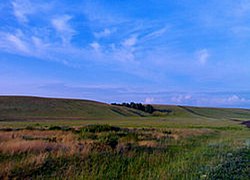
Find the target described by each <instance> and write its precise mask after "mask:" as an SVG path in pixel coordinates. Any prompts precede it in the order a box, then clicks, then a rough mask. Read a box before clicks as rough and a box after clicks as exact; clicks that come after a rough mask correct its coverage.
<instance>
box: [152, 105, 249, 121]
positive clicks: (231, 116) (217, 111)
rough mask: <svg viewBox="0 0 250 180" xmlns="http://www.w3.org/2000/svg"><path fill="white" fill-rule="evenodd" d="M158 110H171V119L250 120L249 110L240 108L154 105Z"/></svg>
mask: <svg viewBox="0 0 250 180" xmlns="http://www.w3.org/2000/svg"><path fill="white" fill-rule="evenodd" d="M155 107H157V108H158V109H162V110H164V109H168V110H171V111H172V113H170V115H171V116H173V117H176V116H177V117H185V118H205V119H223V120H233V121H244V120H249V119H250V110H249V109H240V108H210V107H192V106H172V105H156V106H155Z"/></svg>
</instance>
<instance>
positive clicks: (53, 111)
mask: <svg viewBox="0 0 250 180" xmlns="http://www.w3.org/2000/svg"><path fill="white" fill-rule="evenodd" d="M154 107H155V108H157V109H161V110H171V111H172V112H171V113H169V114H168V115H167V116H165V118H167V119H168V118H171V119H174V118H185V119H186V118H192V119H197V120H212V119H217V120H218V119H221V120H249V119H250V110H248V109H232V108H231V109H226V108H205V107H203V108H201V107H188V106H170V105H154ZM147 116H150V115H149V114H147V113H145V112H142V111H139V110H135V109H132V108H126V107H122V106H121V107H120V106H112V105H109V104H105V103H100V102H96V101H89V100H77V99H57V98H39V97H24V96H0V120H58V119H59V120H86V119H88V120H91V119H96V120H100V119H120V118H124V117H147Z"/></svg>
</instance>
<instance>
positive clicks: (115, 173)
mask: <svg viewBox="0 0 250 180" xmlns="http://www.w3.org/2000/svg"><path fill="white" fill-rule="evenodd" d="M154 107H155V108H157V109H166V110H171V113H169V114H165V115H164V114H160V115H159V114H158V115H157V116H156V115H150V114H147V113H144V112H141V111H137V110H134V109H130V108H125V107H118V106H112V105H108V104H104V103H98V102H94V101H82V100H68V99H46V98H35V97H7V96H6V97H0V179H13V178H17V179H30V178H32V179H47V178H49V179H50V178H52V179H53V178H55V177H56V178H58V179H249V178H250V166H249V164H250V149H249V148H250V131H249V128H247V127H246V126H245V125H243V124H242V123H243V122H247V121H248V120H250V111H249V110H247V109H222V108H199V107H186V106H185V107H183V106H167V105H154Z"/></svg>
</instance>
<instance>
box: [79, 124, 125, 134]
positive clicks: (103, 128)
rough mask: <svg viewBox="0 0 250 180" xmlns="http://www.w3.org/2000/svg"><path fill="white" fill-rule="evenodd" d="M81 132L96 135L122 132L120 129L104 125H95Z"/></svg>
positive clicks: (86, 127) (84, 128)
mask: <svg viewBox="0 0 250 180" xmlns="http://www.w3.org/2000/svg"><path fill="white" fill-rule="evenodd" d="M80 131H82V132H92V133H96V132H108V131H120V128H119V127H114V126H110V125H107V124H103V125H99V124H94V125H88V126H85V127H83V128H82V129H81V130H80Z"/></svg>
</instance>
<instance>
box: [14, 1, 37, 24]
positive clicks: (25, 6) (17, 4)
mask: <svg viewBox="0 0 250 180" xmlns="http://www.w3.org/2000/svg"><path fill="white" fill-rule="evenodd" d="M12 6H13V13H14V15H15V16H16V18H17V19H18V20H19V21H20V22H24V23H25V22H27V21H28V18H27V15H30V14H32V13H34V11H35V10H34V8H33V6H32V4H31V3H30V1H29V0H14V1H12Z"/></svg>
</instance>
